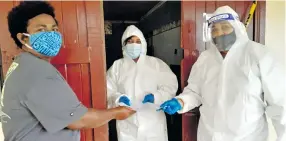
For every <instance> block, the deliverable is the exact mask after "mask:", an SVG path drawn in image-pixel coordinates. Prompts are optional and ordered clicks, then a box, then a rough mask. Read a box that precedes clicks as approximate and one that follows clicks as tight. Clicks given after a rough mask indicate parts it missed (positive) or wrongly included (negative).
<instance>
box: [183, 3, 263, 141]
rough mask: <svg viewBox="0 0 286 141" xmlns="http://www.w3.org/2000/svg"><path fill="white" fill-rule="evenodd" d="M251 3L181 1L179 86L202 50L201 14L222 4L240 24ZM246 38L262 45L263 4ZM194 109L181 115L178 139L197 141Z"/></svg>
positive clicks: (260, 4)
mask: <svg viewBox="0 0 286 141" xmlns="http://www.w3.org/2000/svg"><path fill="white" fill-rule="evenodd" d="M251 4H252V2H251V1H182V2H181V10H182V12H181V13H182V14H181V20H182V22H181V24H182V25H181V26H182V28H181V47H182V48H183V49H184V59H183V60H182V62H181V78H182V79H181V84H182V87H184V86H186V85H187V80H188V77H189V73H190V70H191V68H192V65H193V64H194V63H195V61H196V60H197V57H198V56H199V54H200V52H202V51H204V50H205V48H206V44H205V43H204V42H203V38H202V37H203V36H202V35H203V27H202V25H203V18H202V16H203V13H205V12H206V13H212V12H214V11H215V9H216V8H218V7H220V6H224V5H229V6H230V7H232V8H233V9H234V10H235V11H236V12H237V13H238V14H239V16H240V18H241V20H242V21H244V19H245V18H246V16H248V8H249V6H250V5H251ZM247 31H248V35H249V38H250V39H252V40H255V41H257V42H260V43H263V44H264V37H265V34H264V33H265V2H263V1H259V2H258V6H257V9H256V13H255V15H254V18H253V20H252V22H251V23H250V25H249V27H248V29H247ZM199 117H200V115H199V111H198V109H196V110H192V111H190V112H188V113H186V114H184V115H183V119H182V128H183V129H182V131H183V133H182V136H183V141H196V140H197V127H198V121H199Z"/></svg>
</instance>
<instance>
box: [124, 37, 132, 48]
mask: <svg viewBox="0 0 286 141" xmlns="http://www.w3.org/2000/svg"><path fill="white" fill-rule="evenodd" d="M133 37H134V36H130V37H128V38H127V39H125V40H124V42H123V45H124V46H125V45H126V44H127V42H128V41H129V40H130V39H132V38H133Z"/></svg>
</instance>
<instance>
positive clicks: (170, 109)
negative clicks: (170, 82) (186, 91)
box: [160, 98, 182, 115]
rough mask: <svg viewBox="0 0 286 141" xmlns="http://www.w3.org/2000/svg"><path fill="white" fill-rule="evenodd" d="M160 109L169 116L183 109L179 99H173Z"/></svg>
mask: <svg viewBox="0 0 286 141" xmlns="http://www.w3.org/2000/svg"><path fill="white" fill-rule="evenodd" d="M160 109H162V110H163V111H164V112H166V113H167V114H169V115H173V114H175V113H176V112H178V111H179V110H181V109H182V105H181V104H180V102H179V100H178V99H176V98H173V99H171V100H168V101H166V102H164V103H163V104H162V105H160Z"/></svg>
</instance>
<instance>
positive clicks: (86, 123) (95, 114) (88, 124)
mask: <svg viewBox="0 0 286 141" xmlns="http://www.w3.org/2000/svg"><path fill="white" fill-rule="evenodd" d="M116 113H117V110H116V108H113V109H107V110H96V109H88V112H87V113H86V114H85V115H84V116H83V117H82V118H81V119H80V120H78V121H76V122H74V123H72V124H70V125H69V126H68V128H69V129H73V130H78V129H83V128H97V127H100V126H102V125H104V124H107V123H108V122H109V121H110V120H112V119H114V118H115V116H116Z"/></svg>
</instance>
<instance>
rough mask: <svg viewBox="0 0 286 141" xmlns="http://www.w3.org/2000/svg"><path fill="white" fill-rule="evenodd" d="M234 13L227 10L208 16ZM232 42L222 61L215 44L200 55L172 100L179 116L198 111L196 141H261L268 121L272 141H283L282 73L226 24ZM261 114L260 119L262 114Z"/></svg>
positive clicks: (285, 98)
mask: <svg viewBox="0 0 286 141" xmlns="http://www.w3.org/2000/svg"><path fill="white" fill-rule="evenodd" d="M224 13H228V14H232V15H233V16H235V17H238V15H237V13H236V12H235V11H233V10H232V9H231V8H230V7H228V6H223V7H220V8H218V9H217V10H216V11H215V12H214V13H213V14H212V16H216V15H220V14H224ZM230 23H231V25H232V26H233V28H234V31H235V34H236V41H235V43H234V44H233V45H232V47H231V48H230V50H229V51H228V53H227V55H226V57H225V58H223V57H222V55H221V54H220V52H219V51H218V49H217V48H216V47H215V44H214V43H213V42H212V41H210V42H209V43H210V44H211V47H210V48H209V49H207V50H206V51H204V52H202V53H201V55H200V56H199V58H198V60H197V62H196V63H195V64H194V66H193V67H192V70H191V73H190V76H189V80H188V86H187V87H186V88H185V89H184V91H183V93H182V94H180V95H179V96H178V97H177V98H181V99H182V100H183V102H184V106H183V109H182V110H181V111H179V113H185V112H187V111H189V110H191V109H193V108H195V107H197V106H199V105H201V104H202V106H201V107H200V113H201V118H200V121H199V127H198V138H197V139H198V141H267V136H268V127H267V125H268V123H267V121H266V114H267V115H268V116H269V117H270V118H271V119H272V121H273V125H274V127H275V129H276V131H277V135H278V139H277V141H286V138H285V128H286V119H285V118H286V117H285V115H286V94H285V84H286V83H285V70H284V68H283V67H282V64H279V63H278V61H277V60H275V59H274V56H273V55H271V53H270V52H269V51H268V50H267V47H265V46H264V45H261V44H259V43H256V42H253V41H251V40H249V39H248V36H247V32H246V29H245V27H244V25H243V24H242V23H241V22H240V21H238V20H236V21H230ZM265 113H266V114H265Z"/></svg>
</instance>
